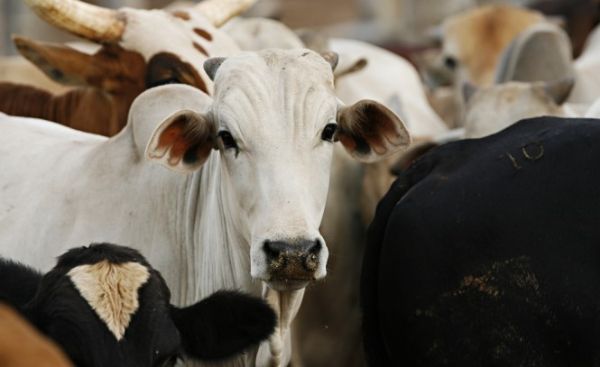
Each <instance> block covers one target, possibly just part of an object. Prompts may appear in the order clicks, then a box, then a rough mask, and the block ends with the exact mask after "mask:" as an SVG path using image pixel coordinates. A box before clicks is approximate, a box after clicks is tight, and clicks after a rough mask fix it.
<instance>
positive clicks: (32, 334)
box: [0, 304, 72, 367]
mask: <svg viewBox="0 0 600 367" xmlns="http://www.w3.org/2000/svg"><path fill="white" fill-rule="evenodd" d="M0 366H2V367H33V366H35V367H72V364H71V363H70V362H69V360H68V359H67V357H66V356H65V355H64V353H63V352H62V351H61V350H60V349H59V348H58V347H57V346H56V345H55V344H54V342H52V341H50V340H49V339H47V338H46V337H44V336H41V335H40V334H39V333H38V332H37V331H36V330H35V329H34V328H33V327H32V326H31V325H29V323H27V322H26V321H25V320H23V319H22V318H21V316H19V315H18V314H17V313H16V312H15V311H14V310H12V309H11V308H10V307H8V306H6V305H3V304H0Z"/></svg>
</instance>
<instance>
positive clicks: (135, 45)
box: [119, 8, 239, 84]
mask: <svg viewBox="0 0 600 367" xmlns="http://www.w3.org/2000/svg"><path fill="white" fill-rule="evenodd" d="M120 12H121V13H122V14H123V15H124V17H125V18H126V20H127V26H126V27H125V31H124V33H123V36H122V37H121V41H120V42H119V44H120V46H121V47H123V48H124V49H126V50H131V51H135V52H138V53H140V54H141V55H142V56H143V57H144V59H145V60H146V62H148V61H150V60H151V59H152V57H154V56H155V55H157V54H160V53H170V54H173V55H176V56H177V57H178V58H179V59H181V61H183V62H186V63H189V64H190V65H192V67H194V68H195V69H196V70H197V72H198V73H199V74H200V75H201V76H202V79H204V80H205V81H206V82H210V79H209V78H208V76H207V75H206V73H205V72H204V70H203V68H202V65H203V63H204V61H206V60H207V59H208V58H209V57H213V56H229V55H231V54H234V53H237V52H238V50H239V48H238V47H237V45H236V44H235V42H234V41H233V40H232V39H231V38H230V37H229V36H227V35H226V34H225V33H224V32H221V31H219V30H218V29H216V28H215V27H214V26H213V25H212V24H211V23H210V22H209V21H208V20H207V19H206V18H205V17H203V16H202V15H201V14H199V13H198V12H196V11H194V10H193V9H190V10H189V11H188V12H185V13H182V12H177V13H175V14H179V15H178V16H177V15H175V14H173V13H169V12H166V11H163V10H141V9H130V8H123V9H120ZM181 14H185V15H184V16H181ZM208 84H210V83H208Z"/></svg>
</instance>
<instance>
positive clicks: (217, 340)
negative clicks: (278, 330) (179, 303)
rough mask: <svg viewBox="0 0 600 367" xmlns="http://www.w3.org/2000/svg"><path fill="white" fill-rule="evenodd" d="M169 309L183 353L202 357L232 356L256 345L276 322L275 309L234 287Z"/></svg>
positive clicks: (218, 357)
mask: <svg viewBox="0 0 600 367" xmlns="http://www.w3.org/2000/svg"><path fill="white" fill-rule="evenodd" d="M171 310H172V311H171V315H172V318H173V321H174V322H175V325H176V326H177V329H178V330H179V334H180V335H181V341H182V345H183V352H184V354H185V356H187V357H191V358H194V359H198V360H205V361H206V360H218V359H224V358H228V357H232V356H234V355H236V354H239V353H241V352H243V351H244V350H246V349H247V348H249V347H251V346H254V345H257V344H258V343H260V342H261V341H263V340H265V339H267V338H268V337H269V336H270V335H271V334H272V333H273V330H274V329H275V325H276V323H277V320H276V316H275V312H274V311H273V309H272V308H271V307H270V306H269V305H268V304H267V303H265V302H264V301H263V300H262V299H259V298H256V297H251V296H249V295H245V294H242V293H239V292H233V291H220V292H217V293H215V294H213V295H212V296H210V297H208V298H206V299H204V300H202V301H200V302H198V303H196V304H194V305H192V306H188V307H185V308H177V307H174V306H173V307H172V309H171Z"/></svg>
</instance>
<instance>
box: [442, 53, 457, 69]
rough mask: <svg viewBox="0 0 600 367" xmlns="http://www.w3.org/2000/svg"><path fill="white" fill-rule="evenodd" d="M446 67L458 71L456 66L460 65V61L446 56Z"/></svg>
mask: <svg viewBox="0 0 600 367" xmlns="http://www.w3.org/2000/svg"><path fill="white" fill-rule="evenodd" d="M444 65H446V67H447V68H448V69H450V70H454V69H456V66H457V65H458V61H457V60H456V58H455V57H452V56H446V57H444Z"/></svg>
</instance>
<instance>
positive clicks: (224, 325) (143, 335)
mask: <svg viewBox="0 0 600 367" xmlns="http://www.w3.org/2000/svg"><path fill="white" fill-rule="evenodd" d="M0 264H1V263H0ZM18 267H20V270H16V271H15V270H11V268H12V269H16V268H18ZM23 269H25V268H24V267H23V266H21V265H14V264H10V263H4V264H2V265H0V274H2V273H4V274H6V273H7V272H11V273H12V274H13V275H14V278H12V279H13V280H12V282H19V281H20V279H23V280H24V282H23V284H27V285H28V287H29V288H31V289H30V290H29V291H27V290H20V291H19V292H20V293H21V294H20V295H18V296H16V295H11V294H10V292H11V287H10V286H6V285H3V286H1V287H0V288H2V289H0V299H4V300H5V301H6V300H8V301H9V302H10V301H12V303H19V298H27V297H24V295H26V294H27V293H29V294H30V295H33V297H32V298H31V299H30V300H29V301H28V302H26V303H25V304H23V305H19V304H16V305H15V306H17V307H19V308H20V309H21V310H22V312H23V313H24V314H25V315H26V316H27V317H28V318H29V319H30V320H31V321H32V323H33V324H34V325H35V326H36V327H37V328H39V329H40V331H42V332H43V333H44V334H46V335H47V336H49V337H50V338H51V339H53V340H54V341H56V342H57V343H58V344H59V345H60V346H61V347H62V348H64V350H65V352H66V353H67V355H68V356H69V357H70V358H71V359H72V361H73V363H74V364H75V365H77V366H79V367H84V366H114V367H118V366H127V367H135V366H171V365H174V364H175V361H176V360H177V359H178V358H180V357H181V358H193V359H197V360H214V359H223V358H227V357H230V356H232V355H234V354H237V353H240V352H243V351H244V350H245V349H246V348H248V347H250V346H252V345H254V344H256V343H258V342H260V341H261V340H263V339H265V338H267V337H268V336H269V335H270V334H271V332H272V331H273V329H274V326H275V314H274V312H273V311H272V309H271V308H270V307H269V306H267V305H266V304H265V303H264V302H263V301H261V300H259V299H256V298H253V297H250V296H246V295H243V294H240V293H236V292H225V291H222V292H219V293H216V294H214V295H212V296H211V297H208V298H206V299H205V300H203V301H200V302H198V303H196V304H194V305H191V306H188V307H184V308H178V307H175V306H173V305H171V304H170V302H169V298H170V292H169V289H168V288H167V286H166V284H165V281H164V280H163V278H162V277H161V275H160V273H159V272H158V271H156V270H154V269H153V268H152V267H151V266H150V265H149V264H148V263H147V262H146V260H145V259H144V257H143V256H141V255H140V254H139V253H138V252H137V251H135V250H132V249H130V248H126V247H120V246H116V245H110V244H97V245H91V246H89V247H79V248H75V249H72V250H70V251H68V252H67V253H65V254H64V255H62V256H60V258H59V260H58V263H57V265H56V266H55V267H54V268H53V269H52V270H51V271H50V272H49V273H47V274H45V275H44V276H43V277H42V276H39V277H38V278H37V279H38V280H37V281H36V277H35V276H34V275H32V274H31V272H32V271H31V270H30V269H25V270H23ZM28 272H29V274H28ZM35 287H37V289H33V288H35ZM14 288H15V287H12V289H13V290H14ZM21 301H22V300H21Z"/></svg>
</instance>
